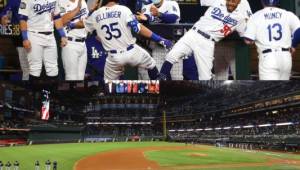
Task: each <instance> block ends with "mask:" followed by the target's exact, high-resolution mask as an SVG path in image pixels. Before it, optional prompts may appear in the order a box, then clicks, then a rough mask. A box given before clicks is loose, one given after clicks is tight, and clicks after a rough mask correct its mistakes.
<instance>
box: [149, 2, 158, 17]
mask: <svg viewBox="0 0 300 170" xmlns="http://www.w3.org/2000/svg"><path fill="white" fill-rule="evenodd" d="M150 12H151V15H153V16H155V17H156V16H158V15H159V11H158V8H156V6H155V5H152V6H151V7H150Z"/></svg>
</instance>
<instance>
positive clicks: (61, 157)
mask: <svg viewBox="0 0 300 170" xmlns="http://www.w3.org/2000/svg"><path fill="white" fill-rule="evenodd" d="M170 145H171V146H172V145H174V146H178V145H182V144H175V143H173V144H170V143H165V142H139V143H137V142H122V143H118V142H115V143H93V144H92V143H88V144H51V145H32V146H19V147H4V148H0V160H1V161H2V162H5V163H6V162H7V161H10V162H14V161H15V160H18V161H19V162H20V167H22V168H21V169H22V170H33V169H34V163H35V161H36V160H39V161H40V164H41V166H43V168H44V163H45V161H46V160H47V159H50V160H51V161H54V160H55V161H57V162H58V167H59V170H72V168H73V166H74V164H75V162H76V161H78V160H80V159H81V158H83V157H85V156H88V155H93V154H96V153H99V152H104V151H108V150H115V149H123V148H136V147H148V146H170Z"/></svg>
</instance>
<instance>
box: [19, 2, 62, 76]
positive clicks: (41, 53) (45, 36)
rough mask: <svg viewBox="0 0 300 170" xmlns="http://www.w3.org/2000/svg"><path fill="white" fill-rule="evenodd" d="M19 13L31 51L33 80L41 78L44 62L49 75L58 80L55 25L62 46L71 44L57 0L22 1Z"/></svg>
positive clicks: (25, 41) (29, 57)
mask: <svg viewBox="0 0 300 170" xmlns="http://www.w3.org/2000/svg"><path fill="white" fill-rule="evenodd" d="M19 14H20V28H21V32H22V38H23V46H24V48H25V49H26V50H27V53H28V54H27V57H28V62H29V74H30V75H29V80H39V77H40V74H41V71H42V66H43V63H44V66H45V70H46V75H47V78H48V79H57V76H58V66H57V56H58V55H57V47H56V41H55V38H54V34H53V24H54V25H55V27H56V29H57V31H58V32H59V34H60V36H61V46H62V47H64V46H65V45H66V44H67V38H66V34H65V32H64V30H63V24H62V21H61V18H60V9H59V7H58V3H57V0H22V1H21V4H20V10H19Z"/></svg>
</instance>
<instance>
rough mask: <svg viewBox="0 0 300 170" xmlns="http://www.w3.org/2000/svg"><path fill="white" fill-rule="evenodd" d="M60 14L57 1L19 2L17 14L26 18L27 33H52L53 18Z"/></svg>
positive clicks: (22, 0)
mask: <svg viewBox="0 0 300 170" xmlns="http://www.w3.org/2000/svg"><path fill="white" fill-rule="evenodd" d="M59 13H60V10H59V7H58V3H57V0H21V4H20V9H19V14H21V15H25V16H27V17H28V20H27V26H28V31H36V32H52V31H53V16H54V15H58V14H59Z"/></svg>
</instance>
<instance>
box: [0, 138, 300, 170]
mask: <svg viewBox="0 0 300 170" xmlns="http://www.w3.org/2000/svg"><path fill="white" fill-rule="evenodd" d="M47 159H49V160H50V161H57V162H58V170H123V169H124V170H150V169H152V170H154V169H159V170H169V169H170V170H173V169H174V170H175V169H178V170H181V169H182V170H183V169H187V170H198V169H212V170H216V169H222V170H231V169H233V170H237V169H238V170H295V169H300V155H298V154H292V153H280V152H265V151H243V150H240V149H230V148H216V147H214V146H206V145H185V144H180V143H167V142H123V143H77V144H52V145H32V146H19V147H3V148H0V160H1V161H2V162H4V163H6V162H7V161H11V162H14V161H15V160H18V161H19V162H20V170H33V169H34V162H35V161H36V160H39V161H40V163H41V169H44V163H45V161H46V160H47Z"/></svg>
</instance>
